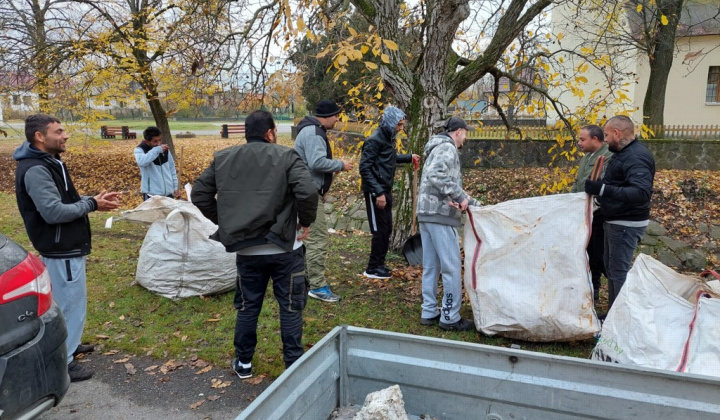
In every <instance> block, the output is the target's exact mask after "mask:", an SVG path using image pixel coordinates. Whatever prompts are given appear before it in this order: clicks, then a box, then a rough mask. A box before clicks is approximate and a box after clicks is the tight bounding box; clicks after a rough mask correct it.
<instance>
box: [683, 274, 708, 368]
mask: <svg viewBox="0 0 720 420" xmlns="http://www.w3.org/2000/svg"><path fill="white" fill-rule="evenodd" d="M715 274H716V275H717V273H715ZM700 298H710V295H709V294H708V293H707V292H706V291H704V290H702V289H700V290H698V291H697V293H696V294H695V313H694V314H693V318H692V321H690V325H688V330H689V331H688V338H687V340H685V345H684V346H683V351H682V355H681V356H680V364H679V365H678V367H677V369H675V371H676V372H685V369H687V363H688V358H689V357H690V339H692V336H693V333H694V332H695V322H696V321H697V316H698V309H699V308H700Z"/></svg>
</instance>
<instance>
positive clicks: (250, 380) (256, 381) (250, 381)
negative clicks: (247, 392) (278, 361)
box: [243, 374, 265, 385]
mask: <svg viewBox="0 0 720 420" xmlns="http://www.w3.org/2000/svg"><path fill="white" fill-rule="evenodd" d="M263 379H265V374H262V375H257V376H253V377H252V378H248V379H243V382H245V383H246V384H250V385H258V384H260V383H261V382H262V381H263Z"/></svg>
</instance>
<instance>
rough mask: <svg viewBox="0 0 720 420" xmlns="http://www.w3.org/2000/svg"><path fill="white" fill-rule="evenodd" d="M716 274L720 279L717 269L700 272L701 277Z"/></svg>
mask: <svg viewBox="0 0 720 420" xmlns="http://www.w3.org/2000/svg"><path fill="white" fill-rule="evenodd" d="M710 276H715V278H716V279H718V280H720V274H718V273H717V272H716V271H715V270H705V271H703V272H702V273H700V277H710Z"/></svg>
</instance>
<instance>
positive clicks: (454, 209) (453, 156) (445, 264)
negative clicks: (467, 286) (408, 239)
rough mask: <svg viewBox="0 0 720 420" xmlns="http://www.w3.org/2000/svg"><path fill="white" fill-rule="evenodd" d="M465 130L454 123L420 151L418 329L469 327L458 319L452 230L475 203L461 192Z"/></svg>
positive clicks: (470, 323)
mask: <svg viewBox="0 0 720 420" xmlns="http://www.w3.org/2000/svg"><path fill="white" fill-rule="evenodd" d="M467 131H468V126H467V124H466V123H465V121H464V120H463V119H462V118H460V117H452V118H450V119H449V120H448V122H447V123H446V124H445V132H443V133H441V134H437V135H434V136H432V137H430V140H428V142H427V144H426V145H425V167H424V169H423V174H422V179H421V181H420V190H419V192H418V202H417V218H418V222H420V236H421V238H422V248H423V277H422V295H423V304H422V314H421V315H420V324H422V325H435V324H436V323H437V324H438V326H439V327H440V328H441V329H443V330H448V331H453V330H456V331H468V330H471V329H473V328H474V327H475V325H474V323H473V321H472V320H470V319H465V318H462V317H461V316H460V303H461V302H462V279H461V276H460V270H461V268H462V261H461V257H460V243H459V241H458V239H459V235H458V232H457V228H458V227H459V226H461V221H460V216H461V215H462V212H464V211H465V210H466V209H467V208H468V206H470V205H473V206H477V205H480V203H479V202H478V201H477V200H475V199H474V198H472V197H470V195H468V193H466V192H465V191H463V188H462V174H461V173H460V169H461V165H460V154H459V153H458V149H460V148H462V146H463V144H464V143H465V138H466V137H467ZM438 275H442V282H443V298H442V307H441V308H438V304H437V288H438Z"/></svg>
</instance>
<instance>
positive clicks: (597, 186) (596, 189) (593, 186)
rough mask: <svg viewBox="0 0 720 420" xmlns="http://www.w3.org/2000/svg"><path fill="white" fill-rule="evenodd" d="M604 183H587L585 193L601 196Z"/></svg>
mask: <svg viewBox="0 0 720 420" xmlns="http://www.w3.org/2000/svg"><path fill="white" fill-rule="evenodd" d="M602 186H603V183H602V181H590V180H587V181H585V192H586V193H588V194H590V195H600V190H601V189H602Z"/></svg>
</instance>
